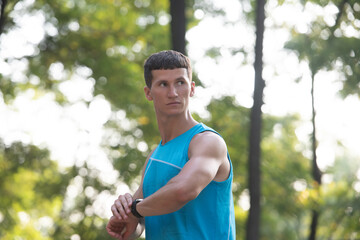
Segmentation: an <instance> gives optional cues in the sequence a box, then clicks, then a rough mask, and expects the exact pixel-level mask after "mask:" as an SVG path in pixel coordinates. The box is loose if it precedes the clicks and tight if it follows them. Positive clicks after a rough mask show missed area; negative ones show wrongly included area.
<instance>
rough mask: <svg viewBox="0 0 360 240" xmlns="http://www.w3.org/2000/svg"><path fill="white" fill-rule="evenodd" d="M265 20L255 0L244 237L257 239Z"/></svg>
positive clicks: (260, 3)
mask: <svg viewBox="0 0 360 240" xmlns="http://www.w3.org/2000/svg"><path fill="white" fill-rule="evenodd" d="M264 21H265V0H257V8H256V43H255V63H254V69H255V85H254V104H253V107H252V109H251V116H250V118H251V120H250V123H251V124H250V151H249V191H250V211H249V216H248V219H247V226H246V239H247V240H258V239H259V236H260V213H261V208H260V198H261V185H260V152H261V148H260V143H261V127H262V111H261V106H262V105H263V92H264V87H265V82H264V80H263V78H262V69H263V62H262V56H263V52H262V51H263V39H264Z"/></svg>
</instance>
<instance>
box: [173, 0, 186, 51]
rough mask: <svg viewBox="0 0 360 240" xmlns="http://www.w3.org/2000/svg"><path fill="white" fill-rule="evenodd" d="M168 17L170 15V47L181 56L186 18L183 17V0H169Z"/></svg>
mask: <svg viewBox="0 0 360 240" xmlns="http://www.w3.org/2000/svg"><path fill="white" fill-rule="evenodd" d="M170 15H171V24H170V26H171V46H172V49H173V50H175V51H178V52H181V53H183V54H186V50H185V45H186V41H185V32H186V17H185V0H170Z"/></svg>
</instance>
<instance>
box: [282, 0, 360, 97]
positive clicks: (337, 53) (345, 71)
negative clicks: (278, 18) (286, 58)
mask: <svg viewBox="0 0 360 240" xmlns="http://www.w3.org/2000/svg"><path fill="white" fill-rule="evenodd" d="M313 2H315V3H316V4H319V5H321V6H324V7H326V6H330V5H331V6H333V5H334V4H335V6H336V7H337V9H338V11H339V12H338V14H337V15H336V19H335V20H336V21H335V25H333V26H329V25H328V23H327V22H326V21H325V20H324V19H322V18H317V19H316V21H314V22H313V23H312V25H311V29H310V30H309V31H308V32H307V33H303V34H300V33H297V32H296V31H293V38H292V39H291V40H290V41H289V42H288V43H287V44H286V45H285V47H286V48H288V49H291V50H293V51H295V52H297V53H298V55H299V58H300V59H303V60H306V61H307V62H308V63H309V67H310V70H311V71H312V73H313V75H315V74H316V73H317V72H318V71H319V70H321V69H324V70H337V71H338V72H339V73H340V74H341V78H342V79H340V80H341V82H342V89H341V91H340V92H341V94H342V96H343V97H346V96H348V95H351V94H354V95H357V96H359V97H360V89H359V86H360V60H359V59H360V40H359V38H358V37H356V36H349V34H348V33H347V31H349V29H353V30H354V31H355V32H356V31H357V32H359V31H360V27H359V26H358V24H356V23H355V21H358V19H360V10H359V9H360V7H359V3H358V2H357V1H334V2H331V1H327V0H326V1H313Z"/></svg>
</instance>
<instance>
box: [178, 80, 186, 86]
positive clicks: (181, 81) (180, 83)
mask: <svg viewBox="0 0 360 240" xmlns="http://www.w3.org/2000/svg"><path fill="white" fill-rule="evenodd" d="M184 83H185V82H184V81H183V80H180V81H178V82H177V84H178V85H183V84H184Z"/></svg>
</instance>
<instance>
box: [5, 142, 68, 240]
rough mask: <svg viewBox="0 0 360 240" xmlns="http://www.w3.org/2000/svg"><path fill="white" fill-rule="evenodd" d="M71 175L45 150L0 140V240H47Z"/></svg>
mask: <svg viewBox="0 0 360 240" xmlns="http://www.w3.org/2000/svg"><path fill="white" fill-rule="evenodd" d="M69 177H70V175H69V174H68V173H61V172H59V170H58V167H57V164H56V162H54V161H52V160H50V159H49V153H48V151H46V150H42V149H39V148H37V147H35V146H26V145H24V144H22V143H18V142H17V143H13V144H12V145H10V146H6V145H5V144H4V143H3V142H2V140H0V195H1V198H0V215H1V216H2V220H1V227H0V238H1V239H9V240H10V239H15V238H16V237H19V236H27V237H28V238H31V239H48V237H49V232H51V231H53V226H51V224H50V226H49V225H44V226H42V223H41V222H42V221H48V222H49V221H50V223H51V221H55V220H56V219H57V218H58V216H59V213H60V210H61V206H62V201H63V196H64V194H65V191H66V187H67V185H68V182H69Z"/></svg>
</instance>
